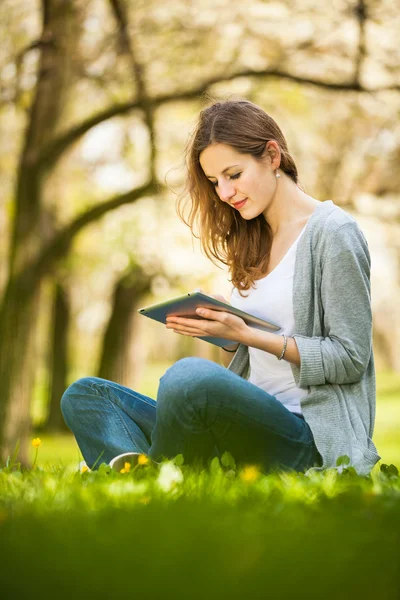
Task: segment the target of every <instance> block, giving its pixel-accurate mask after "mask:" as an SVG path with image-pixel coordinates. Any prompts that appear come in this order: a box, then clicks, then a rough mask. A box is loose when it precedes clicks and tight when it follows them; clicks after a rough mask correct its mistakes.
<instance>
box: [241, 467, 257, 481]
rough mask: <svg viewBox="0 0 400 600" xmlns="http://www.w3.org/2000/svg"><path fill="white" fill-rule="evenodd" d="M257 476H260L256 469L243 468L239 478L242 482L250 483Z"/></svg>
mask: <svg viewBox="0 0 400 600" xmlns="http://www.w3.org/2000/svg"><path fill="white" fill-rule="evenodd" d="M259 475H260V471H259V470H258V469H257V467H254V466H248V467H245V468H244V469H243V471H241V473H240V478H241V479H242V480H243V481H247V482H251V481H255V480H256V479H257V478H258V476H259Z"/></svg>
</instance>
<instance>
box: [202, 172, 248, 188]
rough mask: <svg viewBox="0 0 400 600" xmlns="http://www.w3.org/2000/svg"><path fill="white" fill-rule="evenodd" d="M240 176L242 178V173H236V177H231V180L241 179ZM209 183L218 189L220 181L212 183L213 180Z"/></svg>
mask: <svg viewBox="0 0 400 600" xmlns="http://www.w3.org/2000/svg"><path fill="white" fill-rule="evenodd" d="M240 176H241V173H236V174H235V175H230V178H231V179H239V177H240ZM209 181H210V183H211V185H212V186H213V187H217V185H218V181H211V180H209Z"/></svg>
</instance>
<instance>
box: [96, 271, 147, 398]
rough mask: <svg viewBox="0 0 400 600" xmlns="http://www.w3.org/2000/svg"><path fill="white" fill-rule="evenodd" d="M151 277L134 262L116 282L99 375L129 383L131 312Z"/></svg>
mask: <svg viewBox="0 0 400 600" xmlns="http://www.w3.org/2000/svg"><path fill="white" fill-rule="evenodd" d="M151 279H152V277H150V276H148V275H146V273H144V271H142V269H141V268H140V267H139V266H135V267H134V268H133V269H132V270H131V271H130V272H129V273H128V274H125V275H124V276H123V277H122V278H121V279H120V280H119V281H118V282H117V284H116V286H115V289H114V294H113V301H112V311H111V316H110V319H109V321H108V325H107V327H106V330H105V333H104V338H103V347H102V351H101V359H100V366H99V370H98V376H99V377H103V378H104V379H110V380H111V381H115V382H117V383H120V384H121V385H127V386H128V387H129V381H130V373H129V369H130V362H131V361H130V352H129V350H130V344H131V340H132V336H133V316H134V314H135V311H136V309H137V308H138V306H139V303H140V300H141V298H142V296H143V295H144V294H146V293H148V292H149V290H150V286H151Z"/></svg>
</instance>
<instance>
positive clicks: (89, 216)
mask: <svg viewBox="0 0 400 600" xmlns="http://www.w3.org/2000/svg"><path fill="white" fill-rule="evenodd" d="M162 189H163V186H162V185H161V184H159V183H157V182H155V181H150V183H147V184H145V185H143V186H141V187H139V188H136V189H134V190H130V191H129V192H126V193H124V194H119V195H118V196H115V197H114V198H111V199H110V200H107V201H106V202H102V203H101V204H99V205H97V206H94V207H93V208H90V209H89V210H88V211H86V212H85V213H83V214H82V215H80V216H78V217H77V218H76V219H75V220H74V221H72V222H71V223H70V224H69V225H66V226H65V227H64V228H63V229H61V230H60V231H59V232H58V233H57V234H56V235H55V237H54V238H53V239H52V240H51V241H50V242H49V243H48V244H47V245H46V246H44V247H43V249H42V251H41V252H40V254H39V256H38V257H37V259H36V260H35V261H34V264H30V265H29V266H28V267H27V268H26V273H24V274H23V277H27V278H29V277H33V278H35V279H36V278H38V277H41V276H42V275H44V274H45V273H47V272H48V270H49V264H51V263H53V262H55V261H56V260H59V259H60V258H62V257H63V256H65V255H66V254H67V252H68V251H69V248H70V245H71V243H72V241H73V239H74V236H75V235H76V234H77V233H78V232H79V231H80V230H81V229H83V228H84V227H86V226H87V225H89V224H90V223H93V222H94V221H97V220H98V219H100V218H101V217H102V216H104V215H105V214H106V213H108V212H110V211H112V210H114V209H115V208H118V207H119V206H123V205H124V204H132V203H133V202H135V201H136V200H138V199H139V198H142V197H144V196H147V195H153V194H157V193H159V192H160V191H161V190H162Z"/></svg>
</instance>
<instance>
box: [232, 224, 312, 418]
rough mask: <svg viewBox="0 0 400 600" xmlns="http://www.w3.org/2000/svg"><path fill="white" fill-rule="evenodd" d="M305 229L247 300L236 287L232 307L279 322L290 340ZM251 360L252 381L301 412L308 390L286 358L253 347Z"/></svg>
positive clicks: (251, 290)
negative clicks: (296, 269) (300, 243)
mask: <svg viewBox="0 0 400 600" xmlns="http://www.w3.org/2000/svg"><path fill="white" fill-rule="evenodd" d="M305 228H306V226H304V228H303V229H302V231H301V233H300V235H299V236H298V238H297V239H296V241H295V242H293V244H292V245H291V247H290V248H289V250H288V251H287V253H286V254H285V256H284V257H283V258H282V260H281V262H280V263H279V264H278V265H277V266H276V267H275V269H274V270H273V271H271V273H268V275H266V276H265V277H263V278H262V279H257V280H256V281H255V288H250V290H247V291H245V292H242V293H243V294H245V295H246V296H247V297H245V298H243V297H242V296H240V295H239V292H238V290H237V288H233V290H232V294H231V299H230V301H231V304H232V306H235V307H236V308H239V309H241V310H245V311H246V312H248V313H251V314H252V315H255V316H257V317H260V318H261V319H265V320H267V321H270V322H272V323H276V325H279V326H280V327H281V330H280V331H279V332H278V334H283V333H284V334H285V335H287V336H288V337H289V336H291V335H293V333H294V332H295V331H294V313H293V276H294V266H295V260H296V248H297V243H298V241H299V239H300V237H301V236H302V234H303V232H304V230H305ZM282 348H283V337H282ZM249 359H250V377H249V381H250V382H251V383H253V384H254V385H257V386H258V387H260V388H262V389H263V390H265V391H266V392H268V393H269V394H271V395H272V396H275V397H276V399H277V400H279V401H280V402H282V404H283V405H284V406H285V407H286V408H287V409H288V410H290V411H291V412H296V413H301V412H302V410H301V405H300V399H301V398H304V397H305V396H307V394H308V390H305V389H301V388H299V387H297V385H296V383H295V381H294V378H293V374H292V369H291V367H290V363H289V362H288V361H286V360H284V359H283V360H278V359H277V357H276V356H275V355H273V354H270V353H269V352H265V351H264V350H259V349H258V348H249Z"/></svg>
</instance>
